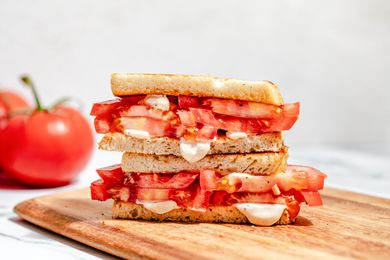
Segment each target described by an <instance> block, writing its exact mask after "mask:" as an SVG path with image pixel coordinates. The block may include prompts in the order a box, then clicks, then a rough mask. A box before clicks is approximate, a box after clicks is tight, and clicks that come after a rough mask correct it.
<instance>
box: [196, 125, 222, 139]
mask: <svg viewBox="0 0 390 260" xmlns="http://www.w3.org/2000/svg"><path fill="white" fill-rule="evenodd" d="M217 130H218V129H217V128H215V127H213V126H208V125H205V126H203V127H202V128H201V129H199V131H198V132H197V133H196V139H197V140H198V141H210V140H213V139H214V137H216V136H217Z"/></svg>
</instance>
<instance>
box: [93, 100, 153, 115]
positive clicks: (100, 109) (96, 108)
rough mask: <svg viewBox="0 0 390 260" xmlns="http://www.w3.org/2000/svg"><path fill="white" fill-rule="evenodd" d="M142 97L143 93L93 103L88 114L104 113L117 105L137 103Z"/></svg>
mask: <svg viewBox="0 0 390 260" xmlns="http://www.w3.org/2000/svg"><path fill="white" fill-rule="evenodd" d="M143 98H145V95H138V96H131V97H124V98H116V99H111V100H107V101H103V102H99V103H94V104H93V106H92V109H91V113H90V115H91V116H101V115H106V114H108V113H110V112H111V111H112V110H114V109H116V108H117V107H119V106H122V105H123V106H129V105H134V104H137V103H138V102H139V101H140V100H142V99H143Z"/></svg>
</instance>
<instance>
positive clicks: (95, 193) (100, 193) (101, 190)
mask: <svg viewBox="0 0 390 260" xmlns="http://www.w3.org/2000/svg"><path fill="white" fill-rule="evenodd" d="M90 191H91V199H93V200H101V201H105V200H108V199H111V194H109V193H108V192H107V187H106V185H105V184H104V182H103V181H102V180H97V181H94V182H92V183H91V186H90Z"/></svg>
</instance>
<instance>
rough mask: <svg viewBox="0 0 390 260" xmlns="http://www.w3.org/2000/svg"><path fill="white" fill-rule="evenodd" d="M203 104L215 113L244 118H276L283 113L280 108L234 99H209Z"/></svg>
mask: <svg viewBox="0 0 390 260" xmlns="http://www.w3.org/2000/svg"><path fill="white" fill-rule="evenodd" d="M203 104H205V105H210V106H211V110H212V111H213V112H215V113H218V114H222V115H228V116H234V117H242V118H262V119H271V118H276V117H278V116H279V115H280V114H281V113H282V109H281V108H280V107H278V106H274V105H269V104H263V103H257V102H248V101H241V100H232V99H218V98H209V99H205V100H204V101H203Z"/></svg>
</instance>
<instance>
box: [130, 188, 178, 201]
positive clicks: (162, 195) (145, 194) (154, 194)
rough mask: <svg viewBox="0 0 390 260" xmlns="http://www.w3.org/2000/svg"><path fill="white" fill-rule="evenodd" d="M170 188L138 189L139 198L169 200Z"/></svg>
mask: <svg viewBox="0 0 390 260" xmlns="http://www.w3.org/2000/svg"><path fill="white" fill-rule="evenodd" d="M170 192H172V190H170V189H144V188H138V189H137V200H146V201H162V200H169V194H170Z"/></svg>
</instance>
